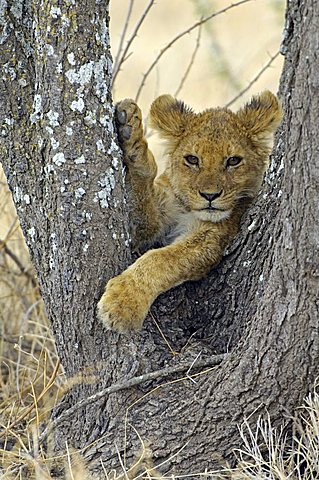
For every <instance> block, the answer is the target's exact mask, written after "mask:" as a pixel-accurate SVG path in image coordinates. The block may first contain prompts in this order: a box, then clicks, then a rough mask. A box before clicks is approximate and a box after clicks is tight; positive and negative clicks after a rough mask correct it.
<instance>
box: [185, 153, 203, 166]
mask: <svg viewBox="0 0 319 480" xmlns="http://www.w3.org/2000/svg"><path fill="white" fill-rule="evenodd" d="M184 158H185V160H186V163H188V164H189V165H196V166H198V165H199V158H198V157H195V155H185V157H184Z"/></svg>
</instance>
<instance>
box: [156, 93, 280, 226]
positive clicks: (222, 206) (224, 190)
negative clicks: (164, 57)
mask: <svg viewBox="0 0 319 480" xmlns="http://www.w3.org/2000/svg"><path fill="white" fill-rule="evenodd" d="M281 117H282V113H281V107H280V104H279V102H278V100H277V98H276V97H275V96H274V95H273V94H272V93H270V92H264V93H263V94H261V95H260V96H258V97H254V98H253V99H252V100H251V102H250V103H248V104H247V105H245V107H244V108H242V109H241V110H239V111H238V112H237V113H233V112H231V111H230V110H228V109H226V108H220V109H210V110H206V111H205V112H203V113H199V114H195V113H193V112H192V110H191V109H190V108H188V107H187V106H185V105H184V104H183V103H182V102H179V101H177V100H175V99H174V98H173V97H171V96H169V95H163V96H161V97H159V98H158V99H156V100H155V101H154V103H153V105H152V107H151V114H150V120H151V126H153V127H154V128H156V129H157V130H159V132H160V134H161V135H162V136H163V137H164V138H165V139H166V140H168V153H169V158H170V161H169V165H168V169H167V171H168V173H169V178H170V182H171V184H172V187H173V189H174V193H175V195H176V197H177V198H178V199H179V201H180V203H181V204H182V205H183V207H184V208H185V210H186V211H189V212H190V211H191V212H193V213H194V214H195V215H196V217H197V218H199V219H201V220H209V221H213V222H218V221H221V220H223V219H226V218H228V217H229V216H230V214H231V212H232V210H233V209H234V207H235V206H236V204H237V203H238V201H239V200H240V199H241V198H243V197H253V196H254V195H255V194H256V193H257V191H258V189H259V188H260V184H261V181H262V177H263V173H264V171H265V169H266V167H267V164H268V158H269V154H270V151H271V147H272V136H273V132H274V131H275V129H276V128H277V126H278V124H279V122H280V120H281Z"/></svg>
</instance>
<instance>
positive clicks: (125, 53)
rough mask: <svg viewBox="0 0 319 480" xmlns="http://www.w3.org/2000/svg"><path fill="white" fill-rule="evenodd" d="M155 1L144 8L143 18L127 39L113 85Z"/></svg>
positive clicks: (152, 0)
mask: <svg viewBox="0 0 319 480" xmlns="http://www.w3.org/2000/svg"><path fill="white" fill-rule="evenodd" d="M154 3H155V0H150V2H149V4H148V5H147V7H146V9H145V10H144V12H143V14H142V16H141V18H140V19H139V21H138V22H137V24H136V27H135V28H134V31H133V33H132V35H131V37H130V38H129V40H128V41H127V44H126V47H125V49H124V52H123V53H122V55H121V58H120V60H119V62H118V65H117V68H116V69H114V73H113V81H112V85H114V82H115V79H116V77H117V75H118V73H119V71H120V69H121V66H122V65H123V63H124V62H125V60H127V58H128V56H127V52H128V51H129V49H130V47H131V45H132V43H133V41H134V39H135V37H136V36H137V32H138V31H139V29H140V27H141V25H142V23H143V22H144V20H145V18H146V16H147V14H148V12H149V11H150V9H151V8H152V6H153V5H154Z"/></svg>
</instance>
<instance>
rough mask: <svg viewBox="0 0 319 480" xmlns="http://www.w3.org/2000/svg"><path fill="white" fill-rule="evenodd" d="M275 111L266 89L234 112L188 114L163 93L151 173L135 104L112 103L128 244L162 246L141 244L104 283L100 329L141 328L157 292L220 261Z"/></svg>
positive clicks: (259, 170) (156, 107) (248, 196)
mask: <svg viewBox="0 0 319 480" xmlns="http://www.w3.org/2000/svg"><path fill="white" fill-rule="evenodd" d="M281 117H282V112H281V107H280V103H279V101H278V100H277V98H276V97H275V95H273V94H272V93H271V92H269V91H265V92H263V93H262V94H260V95H258V96H256V97H253V98H252V100H251V101H250V102H249V103H247V104H246V105H245V106H244V107H243V108H241V109H240V110H239V111H238V112H236V113H234V112H232V111H230V110H228V109H226V108H216V109H208V110H205V111H204V112H202V113H198V114H196V113H194V112H193V111H192V109H191V108H189V107H187V106H186V105H185V104H184V103H183V102H181V101H178V100H176V99H174V98H173V97H171V96H170V95H162V96H160V97H159V98H157V99H156V100H155V101H154V102H153V104H152V106H151V111H150V125H151V127H152V128H154V129H156V130H157V131H158V132H159V134H160V135H161V136H162V137H163V138H164V139H165V140H166V141H167V153H168V162H167V166H166V169H165V171H164V173H163V174H162V175H160V176H159V177H158V178H156V172H157V167H156V163H155V160H154V157H153V155H152V152H151V151H150V150H149V149H148V145H147V141H146V140H145V138H144V137H143V128H142V117H141V111H140V109H139V107H138V106H137V105H136V103H134V101H133V100H123V101H122V102H120V103H119V104H118V105H117V123H118V134H119V140H120V143H121V145H122V148H123V152H124V162H125V164H126V166H127V183H128V187H129V192H130V197H131V198H130V201H131V217H130V218H131V233H132V240H133V246H134V247H135V248H138V247H144V248H145V247H149V246H151V245H152V244H154V243H156V244H161V245H162V247H161V248H155V249H152V250H148V251H147V252H146V253H144V255H142V256H141V257H140V258H139V259H138V260H137V261H136V262H135V263H133V265H131V266H130V267H129V268H128V269H127V270H125V271H124V272H123V273H122V274H121V275H118V276H117V277H114V278H112V279H111V280H110V281H109V282H108V283H107V285H106V288H105V293H104V294H103V296H102V298H101V300H100V301H99V303H98V316H99V318H100V319H101V320H102V321H103V323H104V325H105V326H106V327H108V328H110V329H112V330H116V331H118V332H125V331H128V330H139V329H140V328H141V327H142V324H143V321H144V319H145V317H146V315H147V312H148V310H149V308H150V306H151V304H152V302H154V300H155V299H156V297H158V295H160V294H161V293H163V292H165V291H166V290H169V289H170V288H172V287H175V286H176V285H179V284H181V283H183V282H185V281H186V280H198V279H200V278H202V277H204V276H205V275H207V274H208V272H209V271H210V270H211V268H212V267H214V266H215V265H216V264H217V263H218V262H219V261H220V260H221V258H222V255H223V251H224V249H225V247H226V246H227V245H228V244H229V243H230V242H231V241H232V240H233V238H234V236H235V235H236V233H237V231H238V228H239V223H240V219H241V217H242V214H243V213H244V211H245V210H246V209H247V207H248V206H249V204H250V203H251V201H252V199H253V198H254V196H255V195H256V194H257V192H258V190H259V188H260V185H261V182H262V179H263V174H264V172H265V169H266V168H267V165H268V159H269V154H270V151H271V148H272V138H273V133H274V131H275V130H276V128H277V126H278V125H279V123H280V120H281Z"/></svg>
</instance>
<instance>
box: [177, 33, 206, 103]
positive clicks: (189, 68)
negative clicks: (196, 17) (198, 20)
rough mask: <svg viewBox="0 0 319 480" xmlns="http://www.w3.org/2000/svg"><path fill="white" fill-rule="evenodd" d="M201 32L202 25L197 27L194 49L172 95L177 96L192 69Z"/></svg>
mask: <svg viewBox="0 0 319 480" xmlns="http://www.w3.org/2000/svg"><path fill="white" fill-rule="evenodd" d="M201 33H202V25H200V26H199V29H198V35H197V39H196V44H195V48H194V51H193V53H192V56H191V59H190V62H189V64H188V67H187V68H186V70H185V73H184V75H183V77H182V79H181V81H180V84H179V86H178V88H177V90H176V92H175V93H174V97H177V95H178V94H179V93H180V91H181V90H182V88H183V86H184V83H185V81H186V80H187V77H188V75H189V73H190V71H191V69H192V66H193V65H194V62H195V58H196V55H197V52H198V49H199V47H200V37H201Z"/></svg>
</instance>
